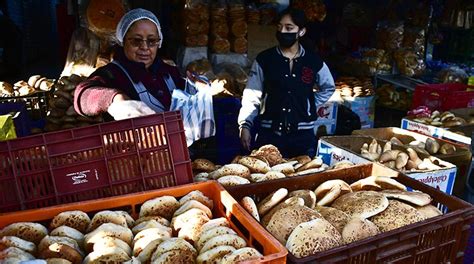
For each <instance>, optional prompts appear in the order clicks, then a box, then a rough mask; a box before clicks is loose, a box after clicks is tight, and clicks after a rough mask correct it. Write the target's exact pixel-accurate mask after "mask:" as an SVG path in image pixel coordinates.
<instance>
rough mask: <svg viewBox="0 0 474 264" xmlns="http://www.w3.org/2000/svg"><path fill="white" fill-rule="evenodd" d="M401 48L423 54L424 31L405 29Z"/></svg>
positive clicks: (413, 28)
mask: <svg viewBox="0 0 474 264" xmlns="http://www.w3.org/2000/svg"><path fill="white" fill-rule="evenodd" d="M402 46H403V47H404V48H409V49H412V50H414V51H415V52H417V53H419V54H424V52H425V30H424V29H422V28H416V27H411V28H405V31H404V33H403V43H402Z"/></svg>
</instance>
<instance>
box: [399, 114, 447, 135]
mask: <svg viewBox="0 0 474 264" xmlns="http://www.w3.org/2000/svg"><path fill="white" fill-rule="evenodd" d="M401 127H402V128H403V129H406V130H410V131H414V132H417V133H420V134H423V135H427V136H432V137H435V138H441V137H442V136H443V133H444V131H445V129H442V128H439V127H435V126H430V125H426V124H422V123H418V122H415V121H413V120H409V119H406V118H403V119H402V126H401Z"/></svg>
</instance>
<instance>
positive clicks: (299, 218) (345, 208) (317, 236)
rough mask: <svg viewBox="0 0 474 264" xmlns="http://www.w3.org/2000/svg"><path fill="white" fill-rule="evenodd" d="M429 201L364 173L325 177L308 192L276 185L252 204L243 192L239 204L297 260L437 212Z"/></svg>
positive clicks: (389, 182) (432, 215) (393, 180)
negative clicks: (350, 177) (348, 179)
mask: <svg viewBox="0 0 474 264" xmlns="http://www.w3.org/2000/svg"><path fill="white" fill-rule="evenodd" d="M260 198H263V197H260ZM431 201H432V199H431V197H430V196H429V195H427V194H425V193H422V192H417V191H414V192H408V191H406V187H405V186H404V185H403V184H401V183H399V182H397V181H396V180H395V179H394V178H389V177H383V176H370V177H367V178H364V179H361V180H359V181H356V182H354V183H352V184H351V185H349V184H348V183H346V182H345V181H343V180H339V179H336V180H329V181H326V182H324V183H322V184H321V185H319V186H318V187H317V188H316V189H315V190H314V191H313V190H308V189H305V190H295V191H292V192H290V191H288V190H287V189H285V188H280V189H278V190H276V191H274V192H272V193H271V194H269V195H268V196H266V197H265V198H264V199H262V200H260V201H259V202H258V203H256V201H255V200H254V199H252V198H251V197H248V196H246V197H244V198H242V200H241V202H240V203H241V205H242V206H243V207H244V208H245V209H246V210H247V211H248V212H249V213H250V214H251V215H252V216H253V217H254V218H255V219H257V220H258V221H259V222H260V223H261V224H262V225H263V226H264V227H265V228H266V229H267V230H268V231H269V232H270V233H271V234H272V235H273V236H274V237H275V238H276V239H278V241H280V242H281V243H282V244H283V245H286V248H287V249H288V251H289V252H290V253H291V254H293V255H294V256H295V257H297V258H303V257H307V256H311V255H314V254H316V253H317V252H321V251H325V250H328V249H331V248H335V247H338V246H342V245H347V244H349V243H352V242H355V241H358V240H361V239H364V238H368V237H372V236H375V235H377V234H379V233H382V232H387V231H390V230H393V229H397V228H400V227H402V226H406V225H409V224H413V223H416V222H419V221H422V220H424V219H427V218H430V217H435V216H438V215H441V214H442V213H441V212H440V211H439V210H438V209H437V208H436V207H434V206H433V205H431V204H430V203H431Z"/></svg>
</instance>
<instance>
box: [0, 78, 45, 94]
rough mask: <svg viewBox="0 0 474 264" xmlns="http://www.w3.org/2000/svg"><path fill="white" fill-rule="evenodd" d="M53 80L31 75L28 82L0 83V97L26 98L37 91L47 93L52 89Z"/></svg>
mask: <svg viewBox="0 0 474 264" xmlns="http://www.w3.org/2000/svg"><path fill="white" fill-rule="evenodd" d="M53 84H54V80H53V79H48V78H46V77H43V76H41V75H33V76H31V77H30V78H29V79H28V81H23V80H21V81H18V82H16V83H15V84H13V85H11V84H9V83H7V82H0V97H13V96H27V95H32V94H34V93H35V92H37V91H49V90H51V88H52V87H53Z"/></svg>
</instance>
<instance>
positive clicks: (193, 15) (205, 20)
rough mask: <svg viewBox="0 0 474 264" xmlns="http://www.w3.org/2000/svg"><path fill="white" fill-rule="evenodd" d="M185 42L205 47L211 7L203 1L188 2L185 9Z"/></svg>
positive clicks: (190, 45) (192, 45)
mask: <svg viewBox="0 0 474 264" xmlns="http://www.w3.org/2000/svg"><path fill="white" fill-rule="evenodd" d="M182 17H183V27H184V30H183V31H184V44H185V45H186V46H188V47H201V46H203V47H205V46H207V44H208V34H209V7H208V5H206V4H203V3H196V4H192V3H191V4H186V5H185V7H184V10H183V15H182Z"/></svg>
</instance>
